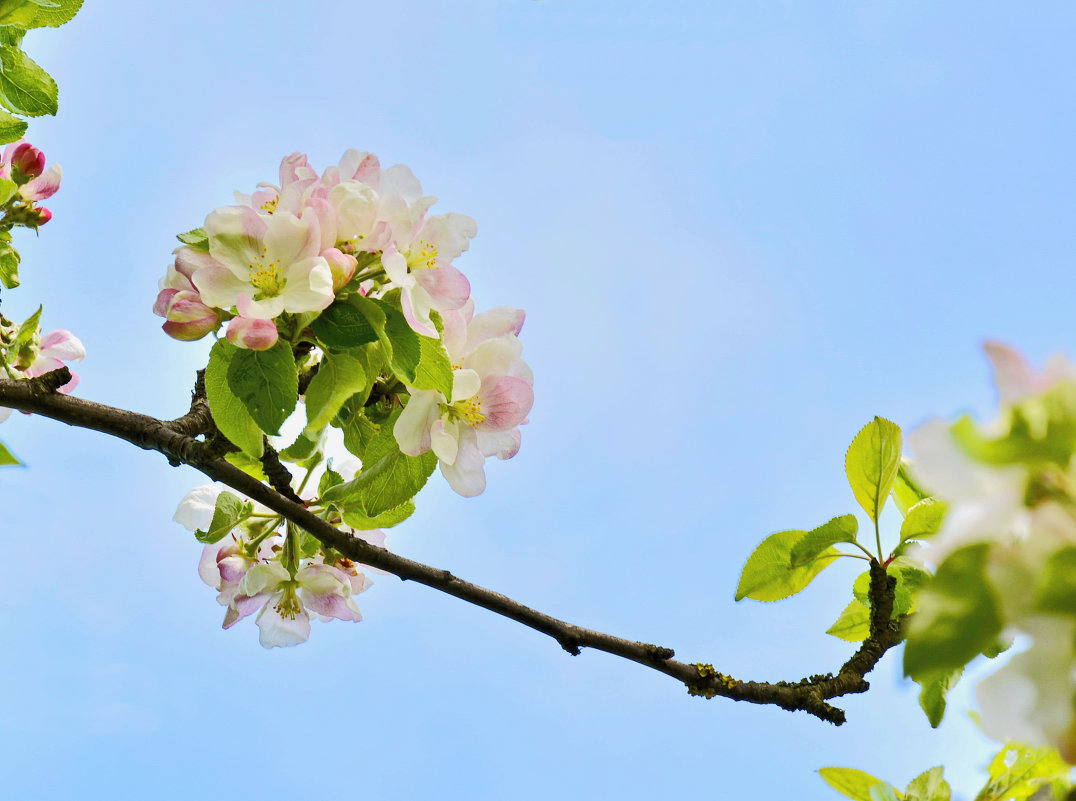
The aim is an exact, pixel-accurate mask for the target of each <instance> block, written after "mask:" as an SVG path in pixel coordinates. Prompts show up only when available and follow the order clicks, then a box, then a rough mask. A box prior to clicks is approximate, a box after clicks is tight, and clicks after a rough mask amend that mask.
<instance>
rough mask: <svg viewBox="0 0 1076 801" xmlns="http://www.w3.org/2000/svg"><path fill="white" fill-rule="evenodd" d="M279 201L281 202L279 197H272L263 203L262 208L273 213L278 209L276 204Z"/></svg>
mask: <svg viewBox="0 0 1076 801" xmlns="http://www.w3.org/2000/svg"><path fill="white" fill-rule="evenodd" d="M279 202H280V198H279V197H274V198H270V199H269V200H267V201H265V202H264V203H262V205H261V209H262V211H264V212H267V213H269V214H272V213H273V212H274V211H276V204H277V203H279Z"/></svg>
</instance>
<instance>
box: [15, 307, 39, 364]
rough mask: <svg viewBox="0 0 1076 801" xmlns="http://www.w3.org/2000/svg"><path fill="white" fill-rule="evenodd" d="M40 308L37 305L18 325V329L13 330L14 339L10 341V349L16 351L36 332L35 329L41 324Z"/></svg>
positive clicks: (27, 342)
mask: <svg viewBox="0 0 1076 801" xmlns="http://www.w3.org/2000/svg"><path fill="white" fill-rule="evenodd" d="M41 309H42V307H41V306H38V307H37V311H35V312H34V313H33V314H31V315H30V316H29V317H27V318H26V319H25V320H24V321H23V323H22V325H20V326H19V330H18V331H16V332H15V339H14V340H12V343H11V350H12V351H14V352H15V353H18V352H19V351H20V350H21V349H22V347H23V346H24V345H27V344H29V342H30V340H32V339H33V338H34V334H36V333H37V329H38V328H39V327H40V326H41Z"/></svg>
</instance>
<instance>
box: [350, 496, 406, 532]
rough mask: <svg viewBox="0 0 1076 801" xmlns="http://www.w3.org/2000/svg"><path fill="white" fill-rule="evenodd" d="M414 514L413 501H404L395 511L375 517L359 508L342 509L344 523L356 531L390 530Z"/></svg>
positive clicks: (391, 510)
mask: <svg viewBox="0 0 1076 801" xmlns="http://www.w3.org/2000/svg"><path fill="white" fill-rule="evenodd" d="M414 512H415V502H414V500H409V501H405V502H404V503H401V504H400V505H399V506H397V507H396V508H395V509H389V510H388V511H387V512H382V513H381V514H379V515H376V516H375V517H370V516H369V515H367V514H366V512H365V511H364V510H363V508H362V507H361V506H348V507H345V508H344V509H343V516H344V522H345V523H347V524H348V525H349V526H351V527H352V528H353V529H356V530H358V531H369V530H370V529H374V528H392V527H393V526H395V525H396V524H397V523H402V522H403V521H404V520H406V519H407V518H409V517H410V516H411V515H412V514H414Z"/></svg>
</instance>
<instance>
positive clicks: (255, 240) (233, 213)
mask: <svg viewBox="0 0 1076 801" xmlns="http://www.w3.org/2000/svg"><path fill="white" fill-rule="evenodd" d="M269 219H273V218H269ZM268 230H269V223H268V222H267V221H266V218H264V217H262V216H261V215H260V214H258V212H256V211H255V210H254V209H252V208H250V207H249V206H222V207H220V208H219V209H214V210H213V211H211V212H210V213H209V216H208V217H206V218H205V232H206V234H207V235H208V236H209V253H210V255H212V256H213V258H214V259H216V260H217V261H218V262H220V263H221V264H223V265H224V266H225V267H226V268H228V270H230V271H231V272H232V273H233V274H234V275H235V276H236V277H237V278H241V279H243V280H244V281H245V280H246V279H247V277H248V276H249V275H250V265H251V264H255V263H256V262H257V261H258V259H260V258H262V257H263V255H264V253H263V250H262V249H263V248H264V247H265V238H266V234H267V233H268ZM204 272H206V268H204V267H203V268H201V269H199V270H198V272H197V273H196V274H195V275H196V276H198V275H201V274H202V273H204ZM194 283H195V285H196V286H197V287H198V290H199V291H200V292H201V293H202V295H203V296H205V294H206V290H205V287H203V286H202V284H201V282H200V281H199V280H198V279H197V277H196V278H195V281H194ZM232 302H233V303H234V302H235V301H234V300H233V301H232ZM213 305H214V306H217V305H219V304H217V303H213ZM228 305H229V306H230V305H231V303H229V304H228Z"/></svg>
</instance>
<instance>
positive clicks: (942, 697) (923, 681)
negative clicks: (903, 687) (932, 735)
mask: <svg viewBox="0 0 1076 801" xmlns="http://www.w3.org/2000/svg"><path fill="white" fill-rule="evenodd" d="M962 675H964V668H962V667H961V668H957V669H956V670H941V671H937V672H935V673H928V674H927V675H925V676H920V677H919V678H917V679H916V682H917V683H918V684H919V706H920V707H922V709H923V712H924V714H926V716H927V720H928V721H929V722H930V727H931V728H932V729H936V728H938V726H940V725H941V722H942V718H944V717H945V704H946V697H947V696H948V695H949V691H950V690H951V689H953V688H954V687H955V686H956V683H957V682H958V681H960V677H961V676H962Z"/></svg>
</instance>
